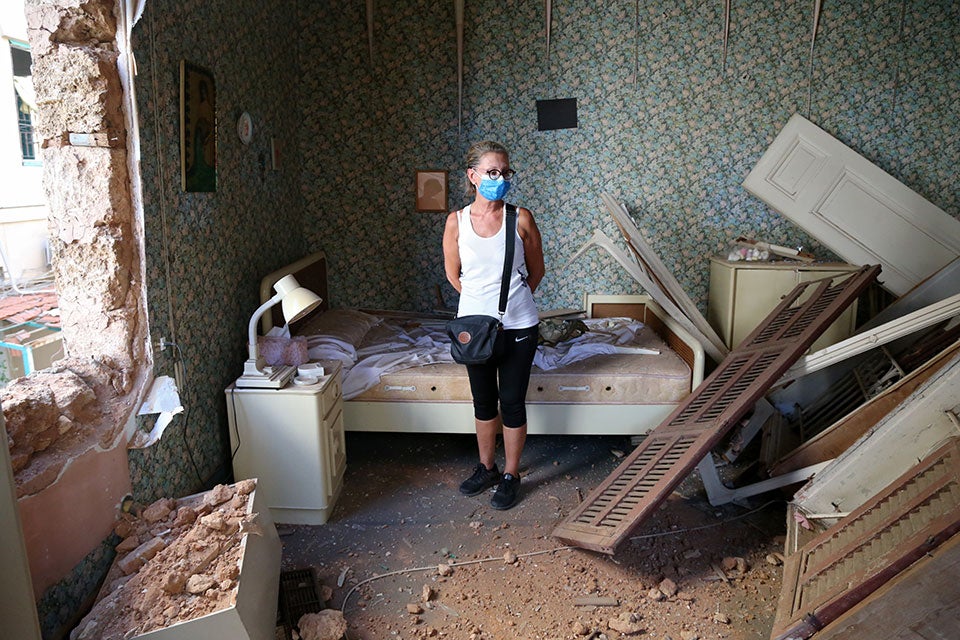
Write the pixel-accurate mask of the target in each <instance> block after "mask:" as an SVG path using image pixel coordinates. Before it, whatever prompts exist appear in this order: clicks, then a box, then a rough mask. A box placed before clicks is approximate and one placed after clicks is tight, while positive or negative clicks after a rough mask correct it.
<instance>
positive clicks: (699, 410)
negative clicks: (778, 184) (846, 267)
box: [553, 266, 880, 554]
mask: <svg viewBox="0 0 960 640" xmlns="http://www.w3.org/2000/svg"><path fill="white" fill-rule="evenodd" d="M879 271H880V268H879V267H877V266H875V267H863V268H861V269H860V270H859V271H857V272H855V273H853V274H850V275H849V276H838V277H835V278H827V279H824V280H815V281H811V282H805V283H801V284H800V285H798V286H797V287H796V288H795V289H794V290H793V291H791V292H790V293H789V294H788V295H786V296H785V297H784V299H783V301H782V302H781V303H780V304H779V305H778V306H777V308H776V309H774V310H773V311H772V312H771V314H770V315H769V316H768V317H767V318H766V319H765V320H764V321H763V322H762V323H760V325H759V326H758V327H757V328H756V330H754V332H753V333H752V334H750V335H749V336H747V338H746V339H745V340H744V341H743V342H742V343H741V345H740V346H739V347H738V348H737V350H736V351H734V352H733V353H731V354H730V355H728V356H727V357H726V358H725V359H724V361H723V362H722V363H720V365H719V366H718V367H717V369H716V370H715V371H714V372H713V373H712V374H711V375H710V376H709V377H708V378H707V379H706V380H705V381H704V382H703V384H701V385H700V386H699V387H697V389H696V390H695V391H694V392H693V393H692V394H691V395H690V396H689V397H688V398H687V399H686V400H685V401H684V402H682V403H681V404H680V406H678V407H677V409H676V410H675V411H674V412H673V413H672V414H671V415H670V416H669V417H668V418H667V419H666V420H665V421H664V422H663V423H661V424H660V425H659V426H658V427H657V428H656V429H654V430H653V431H652V432H651V434H650V435H649V436H648V437H647V438H646V439H645V440H644V442H643V443H642V444H641V445H640V446H639V447H637V449H636V450H634V451H633V453H631V454H630V455H629V456H627V458H626V459H624V461H623V462H622V463H621V464H620V466H618V467H617V469H616V470H615V471H614V472H613V473H612V474H611V475H610V476H609V477H608V478H607V479H606V480H605V481H604V482H603V483H601V485H600V486H598V487H597V488H596V489H594V490H593V492H591V494H590V495H589V496H588V497H587V499H586V500H584V501H583V502H582V503H581V504H580V505H579V506H578V508H577V509H576V510H575V511H573V512H572V513H571V514H570V515H569V516H568V517H567V518H566V519H565V520H564V521H563V522H561V523H560V524H559V525H558V526H557V527H556V528H555V529H554V531H553V535H554V536H555V537H557V538H559V539H560V540H562V541H564V542H566V543H569V544H574V545H577V546H580V547H583V548H585V549H592V550H595V551H600V552H603V553H609V554H612V553H614V552H615V550H616V547H617V546H618V545H619V544H620V543H621V542H622V541H623V540H624V539H625V538H626V537H627V536H628V535H629V534H630V532H631V531H632V530H633V529H635V528H636V527H637V526H639V525H640V524H641V523H642V522H643V520H644V519H646V518H647V517H649V516H650V515H651V514H652V513H653V511H654V510H655V509H656V508H657V507H659V505H660V504H661V503H662V502H663V500H665V499H666V497H667V496H668V495H669V494H670V492H671V491H673V490H674V489H675V488H676V486H677V485H679V484H680V482H682V481H683V479H684V478H685V477H686V476H687V475H688V474H689V473H690V472H691V471H693V469H694V468H695V467H696V466H697V464H698V463H699V462H700V460H701V459H702V458H703V457H704V456H705V455H707V453H708V452H709V451H710V449H712V448H713V447H714V445H716V444H717V442H718V441H719V440H720V439H721V438H722V437H723V435H724V434H726V433H727V431H729V430H730V428H731V427H732V426H733V425H734V424H736V423H737V421H738V420H739V419H740V418H741V417H743V416H744V415H745V414H746V413H747V412H748V411H749V410H750V409H751V408H752V407H753V405H754V403H755V402H756V401H757V400H758V399H760V398H761V397H762V396H763V394H764V393H765V392H766V391H767V390H768V389H769V388H770V386H771V385H772V384H773V383H774V382H776V380H777V379H778V378H779V377H780V375H782V374H783V372H784V371H785V370H786V369H787V367H789V366H790V364H792V363H793V362H794V361H795V360H796V359H797V358H799V357H800V356H801V355H802V354H803V353H804V352H805V351H806V349H807V348H808V347H809V346H810V345H811V344H812V343H813V341H814V340H816V339H817V337H818V336H819V335H820V334H821V333H822V332H823V331H824V330H825V329H826V328H827V327H828V326H829V325H830V323H832V322H833V321H834V320H835V319H836V318H837V317H838V316H839V315H840V314H841V313H842V312H843V310H844V309H846V308H847V307H848V306H849V305H850V304H851V303H852V302H853V301H854V300H855V299H856V298H857V296H858V295H859V294H860V293H861V292H862V291H863V290H864V289H865V288H866V287H867V286H868V285H869V284H870V283H871V282H873V280H874V279H875V278H876V276H877V273H879Z"/></svg>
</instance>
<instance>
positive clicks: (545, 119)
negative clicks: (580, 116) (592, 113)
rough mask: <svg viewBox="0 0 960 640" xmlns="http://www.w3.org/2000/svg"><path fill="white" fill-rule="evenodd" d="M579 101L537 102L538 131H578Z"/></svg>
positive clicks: (566, 99)
mask: <svg viewBox="0 0 960 640" xmlns="http://www.w3.org/2000/svg"><path fill="white" fill-rule="evenodd" d="M578 124H579V122H578V120H577V99H576V98H562V99H559V100H537V129H538V130H540V131H550V130H551V129H576V128H577V126H578Z"/></svg>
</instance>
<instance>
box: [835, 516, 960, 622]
mask: <svg viewBox="0 0 960 640" xmlns="http://www.w3.org/2000/svg"><path fill="white" fill-rule="evenodd" d="M957 629H960V534H955V535H954V536H953V537H952V538H950V540H948V541H947V542H945V543H943V544H942V545H940V546H939V547H937V548H936V549H934V550H933V551H931V552H930V553H929V554H927V555H926V556H924V557H923V558H921V559H920V560H917V561H916V562H915V563H913V564H912V565H910V567H909V568H908V569H906V570H905V571H903V572H901V573H899V574H898V575H897V576H896V577H895V578H894V579H893V580H891V581H890V582H888V583H887V584H885V585H883V587H881V588H880V589H878V590H877V591H875V592H874V593H872V594H870V595H869V596H868V597H867V598H865V599H864V600H863V601H862V602H860V603H859V604H857V605H856V606H855V607H853V608H852V609H850V611H848V612H846V613H844V614H843V615H842V616H840V617H839V618H837V619H836V620H834V621H833V622H831V623H830V624H829V625H827V627H826V628H825V629H823V631H819V632H817V636H816V640H863V639H864V638H883V640H952V639H953V638H956V637H957Z"/></svg>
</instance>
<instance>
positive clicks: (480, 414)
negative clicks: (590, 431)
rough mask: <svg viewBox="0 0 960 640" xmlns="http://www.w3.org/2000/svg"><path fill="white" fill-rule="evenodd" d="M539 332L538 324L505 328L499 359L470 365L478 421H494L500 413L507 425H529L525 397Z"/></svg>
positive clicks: (474, 410)
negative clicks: (520, 327)
mask: <svg viewBox="0 0 960 640" xmlns="http://www.w3.org/2000/svg"><path fill="white" fill-rule="evenodd" d="M539 335H540V334H539V332H538V330H537V325H534V326H532V327H528V328H526V329H505V330H504V335H503V338H504V340H503V353H502V354H501V355H500V357H499V358H494V359H493V360H491V361H490V362H487V363H486V364H470V365H467V375H468V376H469V377H470V392H471V393H472V395H473V415H474V417H475V418H476V419H477V420H493V419H494V418H496V417H497V413H500V415H501V416H502V417H503V426H504V427H507V428H510V429H515V428H517V427H522V426H523V425H525V424H527V406H526V404H525V400H526V397H527V387H528V385H529V384H530V368H531V367H532V366H533V356H534V354H535V353H536V352H537V339H538V338H539ZM498 380H499V384H498V383H497V381H498Z"/></svg>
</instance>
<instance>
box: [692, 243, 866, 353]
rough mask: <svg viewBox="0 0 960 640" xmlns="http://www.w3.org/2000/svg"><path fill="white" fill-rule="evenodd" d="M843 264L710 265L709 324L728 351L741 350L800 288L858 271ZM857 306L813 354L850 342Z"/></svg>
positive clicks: (713, 262)
mask: <svg viewBox="0 0 960 640" xmlns="http://www.w3.org/2000/svg"><path fill="white" fill-rule="evenodd" d="M857 269H859V267H857V266H855V265H852V264H845V263H816V264H805V263H798V262H746V261H739V262H731V261H730V260H724V259H722V258H711V259H710V293H709V297H708V302H707V321H708V322H709V323H710V325H711V326H712V327H713V328H714V329H716V331H717V333H718V334H719V335H720V337H721V338H722V339H723V342H724V344H726V345H727V346H728V347H730V348H731V349H733V348H735V347H736V346H737V345H739V344H740V343H741V342H742V341H743V339H744V338H746V337H747V336H748V335H749V334H750V332H751V331H753V330H754V328H755V327H756V326H757V325H758V324H759V323H760V321H761V320H763V319H764V318H765V317H767V315H768V314H769V313H770V312H771V311H772V310H773V309H774V307H776V306H777V305H778V304H779V303H780V300H781V299H782V298H783V296H784V295H785V294H787V293H789V292H790V291H791V290H793V288H794V287H796V286H797V285H798V284H799V283H801V282H807V281H810V280H818V279H820V278H828V277H830V276H836V275H841V274H845V273H850V272H853V271H856V270H857ZM856 307H857V306H856V303H854V304H852V305H850V307H848V308H847V310H846V311H844V312H843V314H842V315H841V316H840V317H839V318H837V320H836V322H834V323H833V324H832V325H830V327H829V328H828V329H827V330H826V331H825V332H824V333H823V334H822V335H821V336H820V337H819V338H818V339H817V341H816V342H815V343H814V344H813V347H811V351H816V350H818V349H822V348H824V347H827V346H829V345H831V344H833V343H835V342H839V341H840V340H844V339H845V338H848V337H850V335H851V334H852V333H853V330H854V328H855V326H856V317H857V309H856Z"/></svg>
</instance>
